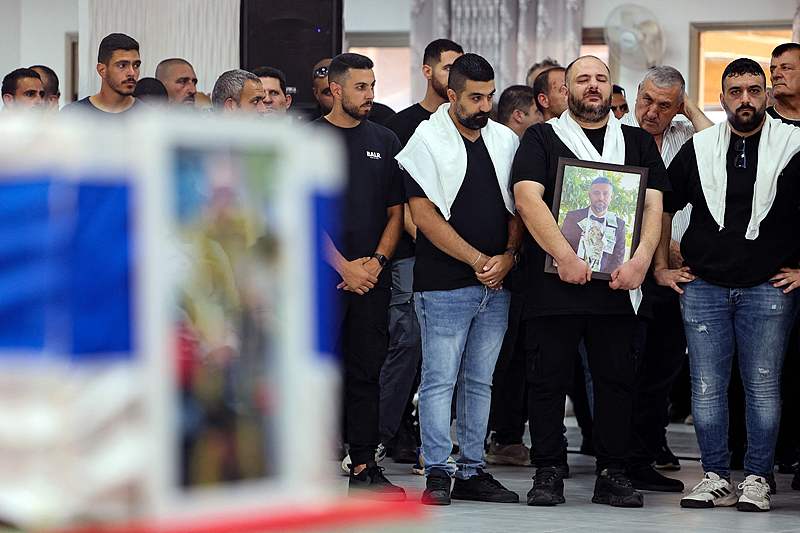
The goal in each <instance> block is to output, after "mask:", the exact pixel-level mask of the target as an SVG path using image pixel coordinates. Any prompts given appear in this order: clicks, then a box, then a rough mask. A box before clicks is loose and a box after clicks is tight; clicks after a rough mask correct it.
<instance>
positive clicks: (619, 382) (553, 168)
mask: <svg viewBox="0 0 800 533" xmlns="http://www.w3.org/2000/svg"><path fill="white" fill-rule="evenodd" d="M609 78H610V76H609V71H608V67H607V66H606V65H605V64H604V63H603V62H602V61H601V60H599V59H597V58H596V57H593V56H583V57H580V58H578V59H576V60H575V61H573V62H572V63H571V64H570V65H569V66H568V67H567V71H566V86H567V98H568V99H567V103H568V106H569V107H568V110H567V111H566V112H564V113H563V114H562V115H561V116H560V117H559V118H558V119H554V120H551V121H550V122H547V123H544V124H537V125H535V126H532V127H530V128H528V131H527V132H526V133H525V136H524V137H523V138H522V142H521V144H520V147H519V150H518V151H517V155H516V158H515V159H514V168H513V171H512V182H513V183H514V196H515V198H516V201H517V209H518V210H519V213H520V215H521V216H522V219H523V220H524V222H525V225H526V226H527V228H528V230H529V231H530V234H531V236H532V237H533V242H530V248H529V252H530V253H529V255H530V257H529V259H530V260H529V263H528V266H529V268H528V273H529V276H528V286H527V289H528V292H527V299H526V302H527V304H528V305H527V308H526V310H525V318H526V319H527V324H526V332H527V335H528V338H527V343H526V347H527V350H528V356H529V360H530V361H533V362H535V364H533V365H532V369H531V376H530V378H529V382H530V389H529V395H528V396H529V416H530V420H531V426H532V428H533V429H532V433H533V439H532V440H533V450H534V455H533V459H534V466H536V474H535V476H534V478H533V487H532V488H531V490H530V492H528V505H556V504H560V503H564V483H563V480H562V478H561V474H560V473H559V471H558V468H557V466H558V465H559V463H560V462H561V461H563V458H562V440H561V436H562V433H561V426H562V421H563V415H564V397H565V394H566V392H567V388H568V386H569V384H570V383H571V380H572V378H573V365H574V362H575V353H576V352H577V350H578V345H579V343H580V341H581V340H583V341H584V343H585V345H586V350H587V355H588V363H589V369H590V372H591V377H592V383H593V388H594V430H593V435H594V442H595V451H596V455H597V472H598V477H597V482H596V483H595V488H594V496H593V497H592V501H593V502H594V503H601V504H608V505H613V506H619V507H641V506H642V504H643V499H642V495H641V494H640V493H639V492H637V491H636V490H635V489H634V488H633V487H632V486H631V482H630V480H629V479H628V477H627V475H626V473H625V467H626V461H627V455H628V448H629V444H630V431H631V410H632V404H633V385H634V379H635V373H634V352H633V348H634V338H635V334H636V330H637V320H636V315H635V311H636V309H637V308H638V304H639V302H640V300H641V293H640V292H639V291H638V289H639V286H640V285H641V284H642V281H643V280H644V277H645V274H646V273H647V270H648V268H649V266H650V261H651V259H652V256H653V252H654V251H655V249H656V246H657V244H658V241H659V234H660V226H661V224H660V223H661V191H662V190H664V189H666V188H668V183H667V176H666V169H665V168H664V163H663V161H662V160H661V157H660V155H659V154H658V148H657V147H656V144H655V142H654V141H653V138H652V136H651V135H650V134H648V133H646V132H645V131H643V130H641V129H639V128H632V127H630V126H624V125H621V124H620V123H619V121H618V120H617V119H616V118H615V117H614V115H613V114H611V82H610V79H609ZM560 157H567V158H578V159H583V160H588V161H596V162H604V163H612V164H619V165H621V164H625V165H634V166H640V167H645V168H647V169H648V178H647V191H646V195H645V205H644V213H643V222H642V229H641V240H640V243H639V246H638V248H637V249H636V251H635V252H634V254H633V256H632V257H631V258H630V259H629V260H628V261H626V262H624V263H623V264H622V265H621V266H619V267H618V268H616V269H615V270H614V271H613V272H611V280H610V281H602V280H593V279H592V271H591V269H590V267H589V265H588V264H587V263H586V261H584V260H582V259H581V258H579V257H578V255H577V254H576V253H575V250H574V249H573V248H572V246H570V244H569V242H567V239H566V238H565V237H564V235H563V234H562V233H561V231H560V230H559V227H558V224H557V222H556V220H555V218H554V217H553V214H552V210H551V208H552V202H553V195H554V192H555V190H554V189H555V182H556V173H557V170H558V161H559V158H560ZM545 254H549V255H551V256H552V257H553V258H554V259H555V260H556V262H557V264H558V274H557V275H554V274H548V273H545V272H544V263H545Z"/></svg>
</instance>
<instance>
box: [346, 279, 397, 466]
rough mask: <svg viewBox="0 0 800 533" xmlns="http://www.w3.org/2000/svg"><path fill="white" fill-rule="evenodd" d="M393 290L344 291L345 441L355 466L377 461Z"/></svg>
mask: <svg viewBox="0 0 800 533" xmlns="http://www.w3.org/2000/svg"><path fill="white" fill-rule="evenodd" d="M390 296H391V292H390V289H389V288H388V287H387V288H374V289H372V290H371V291H369V292H368V293H367V294H365V295H364V296H359V295H357V294H354V293H350V292H343V293H342V294H341V300H340V302H341V308H340V309H341V315H340V320H341V327H340V330H339V333H340V334H339V348H340V354H341V361H342V368H343V383H344V387H343V392H344V426H345V440H346V441H347V443H348V444H349V445H350V460H351V461H352V463H353V464H354V465H360V464H365V463H366V462H367V461H372V460H374V455H375V449H376V448H377V446H378V443H379V441H380V436H379V431H378V406H379V400H380V387H379V380H380V375H381V367H382V366H383V362H384V360H385V359H386V352H387V350H388V348H389V333H388V329H389V299H390Z"/></svg>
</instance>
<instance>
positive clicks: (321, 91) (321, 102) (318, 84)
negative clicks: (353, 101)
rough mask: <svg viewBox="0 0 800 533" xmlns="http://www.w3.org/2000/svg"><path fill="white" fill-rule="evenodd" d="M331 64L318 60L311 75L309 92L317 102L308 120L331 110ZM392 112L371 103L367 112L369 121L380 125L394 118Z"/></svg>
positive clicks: (324, 60) (326, 59)
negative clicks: (329, 79)
mask: <svg viewBox="0 0 800 533" xmlns="http://www.w3.org/2000/svg"><path fill="white" fill-rule="evenodd" d="M330 64H331V59H330V58H325V59H320V60H319V61H318V62H317V64H316V65H314V70H313V71H312V74H311V83H312V86H311V90H312V92H313V94H314V99H315V100H316V101H317V109H316V110H314V112H312V114H311V117H310V120H316V119H318V118H319V117H322V116H324V115H327V114H328V113H330V112H331V109H333V95H332V94H331V89H330V86H329V84H328V68H329V65H330ZM394 114H395V113H394V110H393V109H392V108H391V107H389V106H388V105H384V104H380V103H378V102H372V107H371V108H370V112H369V119H370V120H371V121H372V122H376V123H378V124H381V125H386V122H387V121H388V120H389V119H390V118H392V117H393V116H394Z"/></svg>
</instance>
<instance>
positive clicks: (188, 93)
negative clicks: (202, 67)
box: [156, 57, 197, 108]
mask: <svg viewBox="0 0 800 533" xmlns="http://www.w3.org/2000/svg"><path fill="white" fill-rule="evenodd" d="M156 79H157V80H158V81H160V82H161V83H163V84H164V87H165V88H166V89H167V96H168V98H169V103H170V104H177V105H185V106H189V107H191V108H194V100H195V95H196V94H197V74H195V73H194V67H192V64H191V63H189V62H188V61H186V60H185V59H181V58H179V57H173V58H172V59H165V60H164V61H162V62H161V63H159V64H158V66H157V67H156Z"/></svg>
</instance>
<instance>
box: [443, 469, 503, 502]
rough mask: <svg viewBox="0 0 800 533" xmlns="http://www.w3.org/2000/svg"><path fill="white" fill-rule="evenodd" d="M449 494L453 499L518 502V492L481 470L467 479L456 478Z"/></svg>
mask: <svg viewBox="0 0 800 533" xmlns="http://www.w3.org/2000/svg"><path fill="white" fill-rule="evenodd" d="M450 496H451V497H452V498H453V499H454V500H470V501H474V502H492V503H519V494H517V493H516V492H513V491H510V490H508V489H507V488H505V487H504V486H503V485H501V484H500V482H499V481H497V480H496V479H495V478H493V477H492V475H491V474H489V473H487V472H484V471H482V470H481V471H479V472H478V474H477V475H475V476H472V477H471V478H469V479H459V478H456V480H455V482H454V483H453V492H452V494H451V495H450Z"/></svg>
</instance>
